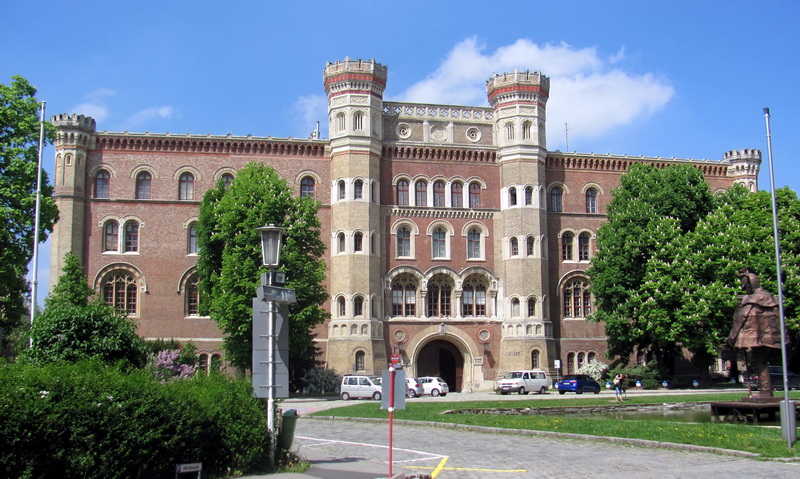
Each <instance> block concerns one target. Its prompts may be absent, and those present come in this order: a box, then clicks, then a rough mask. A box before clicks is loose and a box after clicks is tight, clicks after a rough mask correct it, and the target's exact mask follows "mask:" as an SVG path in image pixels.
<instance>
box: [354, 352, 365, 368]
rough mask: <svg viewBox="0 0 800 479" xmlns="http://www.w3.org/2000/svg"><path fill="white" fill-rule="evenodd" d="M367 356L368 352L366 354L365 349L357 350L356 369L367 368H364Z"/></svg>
mask: <svg viewBox="0 0 800 479" xmlns="http://www.w3.org/2000/svg"><path fill="white" fill-rule="evenodd" d="M365 357H366V354H364V351H357V352H356V360H355V365H354V367H355V370H356V371H364V370H365V369H364V358H365Z"/></svg>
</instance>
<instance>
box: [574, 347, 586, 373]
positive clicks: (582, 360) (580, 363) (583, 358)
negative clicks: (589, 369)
mask: <svg viewBox="0 0 800 479" xmlns="http://www.w3.org/2000/svg"><path fill="white" fill-rule="evenodd" d="M585 362H586V353H584V352H583V351H581V352H579V353H578V363H577V364H576V366H577V367H578V369H580V368H582V367H583V363H585Z"/></svg>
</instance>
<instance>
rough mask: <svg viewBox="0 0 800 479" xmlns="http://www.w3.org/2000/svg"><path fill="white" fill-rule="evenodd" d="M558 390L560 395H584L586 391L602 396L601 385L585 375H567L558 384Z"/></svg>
mask: <svg viewBox="0 0 800 479" xmlns="http://www.w3.org/2000/svg"><path fill="white" fill-rule="evenodd" d="M556 389H558V394H564V393H565V392H573V393H575V394H583V393H584V391H588V392H593V393H595V394H600V385H599V384H598V383H597V381H595V380H594V379H592V378H591V377H589V376H587V375H585V374H567V375H566V376H564V377H563V378H561V381H559V382H558V383H556Z"/></svg>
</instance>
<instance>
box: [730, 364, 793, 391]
mask: <svg viewBox="0 0 800 479" xmlns="http://www.w3.org/2000/svg"><path fill="white" fill-rule="evenodd" d="M768 368H769V379H770V381H772V389H780V390H783V368H782V367H781V366H768ZM786 380H787V381H788V383H789V389H800V374H795V373H793V372H791V371H787V373H786ZM744 384H745V386H747V387H749V388H750V389H752V390H754V391H755V390H758V388H759V383H758V375H757V374H746V375H745V377H744Z"/></svg>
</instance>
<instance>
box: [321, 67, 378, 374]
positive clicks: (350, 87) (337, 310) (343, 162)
mask: <svg viewBox="0 0 800 479" xmlns="http://www.w3.org/2000/svg"><path fill="white" fill-rule="evenodd" d="M386 77H387V69H386V67H385V66H383V65H381V64H379V63H377V62H375V61H374V60H368V61H365V60H350V59H349V58H346V59H345V60H344V61H337V62H336V63H329V64H328V65H327V66H326V67H325V72H324V80H325V92H326V94H327V95H328V117H329V125H330V127H329V138H330V157H331V173H330V177H331V185H330V186H331V232H330V234H331V251H330V253H331V258H330V278H331V280H330V281H331V305H332V307H331V309H332V311H331V313H332V314H331V321H330V323H329V325H328V328H329V331H328V338H329V339H328V347H327V360H328V366H329V367H332V368H333V369H335V370H337V371H339V372H341V373H350V372H362V373H368V374H380V371H381V370H383V369H385V368H386V365H387V364H388V361H387V357H386V346H385V341H384V331H383V329H384V328H383V321H382V319H381V318H382V317H383V292H382V289H381V271H382V267H383V259H382V258H383V257H382V254H383V250H384V248H383V246H382V244H383V238H382V236H383V230H382V229H381V221H380V191H379V187H378V185H379V181H380V157H381V149H382V135H383V124H382V110H383V91H384V89H385V88H386ZM362 353H363V354H362Z"/></svg>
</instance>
